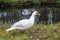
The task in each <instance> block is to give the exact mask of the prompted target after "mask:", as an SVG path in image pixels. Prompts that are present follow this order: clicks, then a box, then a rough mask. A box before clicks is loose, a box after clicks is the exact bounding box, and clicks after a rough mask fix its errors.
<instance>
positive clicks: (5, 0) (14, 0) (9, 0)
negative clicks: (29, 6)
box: [0, 0, 41, 3]
mask: <svg viewBox="0 0 60 40" xmlns="http://www.w3.org/2000/svg"><path fill="white" fill-rule="evenodd" d="M18 1H21V2H27V1H32V2H35V3H39V2H40V1H41V0H0V2H9V3H11V2H12V3H16V2H18Z"/></svg>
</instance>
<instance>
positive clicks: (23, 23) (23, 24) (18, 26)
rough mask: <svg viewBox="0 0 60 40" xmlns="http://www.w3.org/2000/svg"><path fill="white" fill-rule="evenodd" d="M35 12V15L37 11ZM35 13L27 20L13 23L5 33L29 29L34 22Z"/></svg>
mask: <svg viewBox="0 0 60 40" xmlns="http://www.w3.org/2000/svg"><path fill="white" fill-rule="evenodd" d="M35 12H36V13H37V11H35ZM35 12H33V14H32V15H31V17H30V18H29V19H23V20H20V21H18V22H16V23H14V24H13V25H12V26H11V28H9V29H7V31H10V30H14V29H20V30H25V29H29V28H31V27H32V25H33V24H34V22H35Z"/></svg>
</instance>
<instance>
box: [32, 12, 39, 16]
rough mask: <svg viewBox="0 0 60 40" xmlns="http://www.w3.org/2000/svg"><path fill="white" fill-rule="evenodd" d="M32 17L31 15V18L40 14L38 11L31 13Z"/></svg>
mask: <svg viewBox="0 0 60 40" xmlns="http://www.w3.org/2000/svg"><path fill="white" fill-rule="evenodd" d="M32 15H33V16H40V13H39V12H38V11H34V12H33V13H32Z"/></svg>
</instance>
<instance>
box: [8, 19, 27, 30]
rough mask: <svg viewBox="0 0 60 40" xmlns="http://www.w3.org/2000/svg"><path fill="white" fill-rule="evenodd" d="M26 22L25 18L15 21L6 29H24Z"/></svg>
mask: <svg viewBox="0 0 60 40" xmlns="http://www.w3.org/2000/svg"><path fill="white" fill-rule="evenodd" d="M27 24H28V20H27V19H24V20H21V21H18V22H16V23H14V24H13V25H11V27H10V28H9V29H7V31H10V30H14V29H21V30H24V29H26V26H27Z"/></svg>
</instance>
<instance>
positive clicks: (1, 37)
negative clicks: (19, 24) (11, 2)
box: [0, 23, 60, 40]
mask: <svg viewBox="0 0 60 40" xmlns="http://www.w3.org/2000/svg"><path fill="white" fill-rule="evenodd" d="M9 27H10V24H4V25H2V26H0V40H60V23H57V24H53V25H52V26H51V25H42V24H38V25H37V24H35V25H34V26H33V27H32V28H31V29H29V30H25V31H24V32H22V31H21V30H12V31H10V32H7V31H6V29H7V28H9Z"/></svg>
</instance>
